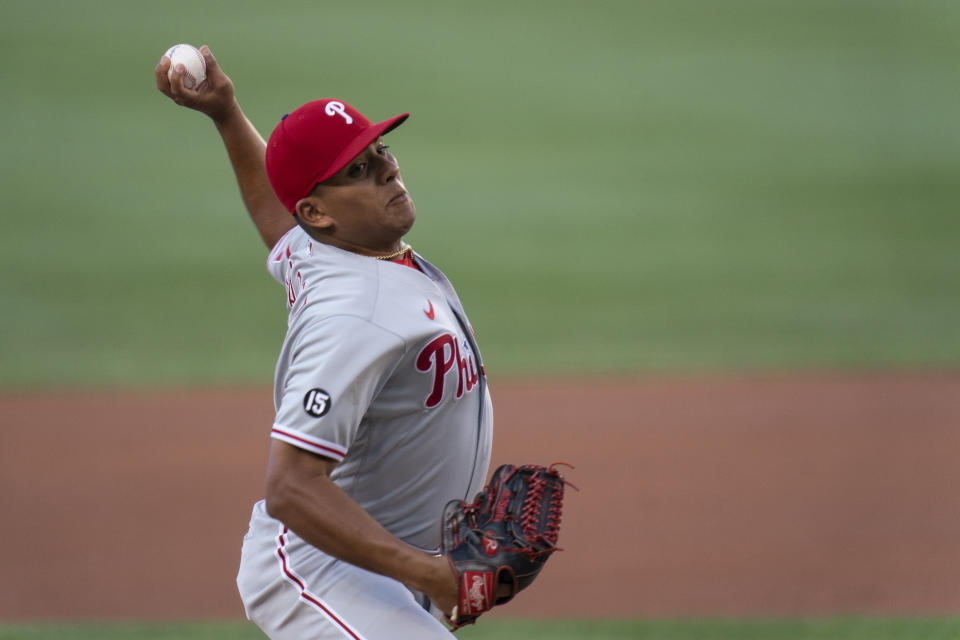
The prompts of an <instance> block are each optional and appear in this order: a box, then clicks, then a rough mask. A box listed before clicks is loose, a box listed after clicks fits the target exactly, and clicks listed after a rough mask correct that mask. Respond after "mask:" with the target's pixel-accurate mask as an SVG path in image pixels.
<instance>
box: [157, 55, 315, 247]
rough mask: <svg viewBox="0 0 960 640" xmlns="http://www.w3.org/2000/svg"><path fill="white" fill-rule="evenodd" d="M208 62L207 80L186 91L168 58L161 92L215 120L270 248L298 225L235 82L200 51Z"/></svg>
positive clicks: (160, 75) (163, 61) (162, 66)
mask: <svg viewBox="0 0 960 640" xmlns="http://www.w3.org/2000/svg"><path fill="white" fill-rule="evenodd" d="M200 53H201V54H203V57H204V60H206V63H207V79H206V80H205V81H204V82H203V83H201V84H200V86H199V87H197V89H196V90H193V89H187V88H186V87H184V86H183V72H184V70H183V68H182V66H181V67H179V68H178V69H175V70H174V73H173V77H172V78H169V79H168V77H167V72H168V71H169V69H170V58H168V57H166V56H163V57H162V58H160V62H159V63H158V64H157V66H156V67H155V68H154V75H155V76H156V80H157V89H159V90H160V92H161V93H163V94H164V95H165V96H167V97H168V98H170V99H171V100H173V101H174V102H175V103H177V104H178V105H180V106H183V107H187V108H188V109H193V110H195V111H199V112H201V113H204V114H206V115H207V116H209V117H210V119H211V120H213V123H214V125H216V127H217V131H218V132H219V133H220V137H221V138H222V139H223V144H224V146H225V147H226V149H227V156H228V157H229V158H230V164H231V165H232V166H233V172H234V174H235V175H236V177H237V184H238V186H239V187H240V195H241V197H242V198H243V204H244V205H245V206H246V208H247V212H248V213H249V214H250V219H251V220H253V224H254V225H255V226H256V227H257V231H258V232H259V233H260V237H261V238H263V241H264V242H265V243H266V245H267V247H273V246H274V245H275V244H276V243H277V241H278V240H279V239H280V238H281V236H283V234H285V233H286V232H287V231H289V230H290V228H291V227H293V226H294V224H296V222H295V221H294V219H293V216H292V215H290V213H289V212H288V211H287V210H286V209H285V208H284V206H283V205H282V204H281V203H280V201H279V200H278V199H277V197H276V195H274V193H273V189H272V188H271V187H270V181H269V180H268V179H267V171H266V166H265V164H264V156H265V153H266V149H267V143H266V142H265V141H264V139H263V137H262V136H261V135H260V133H259V132H258V131H257V130H256V128H254V126H253V124H252V123H251V122H250V121H249V120H248V119H247V117H246V116H245V115H244V113H243V110H242V109H241V108H240V105H239V103H238V102H237V99H236V96H235V95H234V91H233V81H232V80H230V78H229V77H228V76H227V74H225V73H224V72H223V70H222V69H221V68H220V65H218V64H217V60H216V58H214V57H213V53H211V51H210V48H209V47H207V46H205V45H204V46H202V47H200Z"/></svg>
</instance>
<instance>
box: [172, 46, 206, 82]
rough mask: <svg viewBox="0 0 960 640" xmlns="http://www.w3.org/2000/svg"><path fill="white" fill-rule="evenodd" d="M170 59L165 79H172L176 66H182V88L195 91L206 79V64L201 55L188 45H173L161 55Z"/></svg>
mask: <svg viewBox="0 0 960 640" xmlns="http://www.w3.org/2000/svg"><path fill="white" fill-rule="evenodd" d="M163 55H165V56H167V57H168V58H170V70H169V71H168V72H167V77H168V78H170V79H171V80H172V79H173V70H174V69H176V68H177V65H178V64H182V65H183V66H184V69H185V71H184V74H183V86H185V87H186V88H187V89H196V88H197V87H199V86H200V83H201V82H203V81H204V80H206V79H207V62H206V61H205V60H204V59H203V54H202V53H200V52H199V51H198V50H197V49H196V48H194V47H192V46H190V45H189V44H175V45H173V46H172V47H170V48H169V49H167V52H166V53H165V54H163Z"/></svg>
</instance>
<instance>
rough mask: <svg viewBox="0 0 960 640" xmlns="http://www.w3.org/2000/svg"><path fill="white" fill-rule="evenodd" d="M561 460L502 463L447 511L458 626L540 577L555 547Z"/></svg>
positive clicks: (445, 545) (445, 524)
mask: <svg viewBox="0 0 960 640" xmlns="http://www.w3.org/2000/svg"><path fill="white" fill-rule="evenodd" d="M556 466H557V465H556V464H554V465H551V466H550V467H542V466H539V465H533V464H527V465H522V466H514V465H509V464H505V465H503V466H501V467H499V468H498V469H497V470H496V471H495V472H494V474H493V477H492V478H491V479H490V483H489V484H488V485H487V486H486V487H485V488H484V489H483V491H481V492H480V493H478V494H477V496H476V498H475V499H474V501H473V502H472V503H468V502H464V501H462V500H453V501H451V502H449V503H447V506H446V507H445V508H444V511H443V554H444V555H445V556H446V557H447V558H448V559H449V560H450V563H451V564H452V565H453V569H454V571H455V573H456V574H457V578H458V580H459V583H460V598H459V604H458V605H457V607H456V608H455V609H454V611H453V615H452V616H451V619H450V622H451V623H452V626H453V628H454V629H458V628H460V627H462V626H464V625H466V624H472V623H474V622H476V620H477V618H478V617H479V616H480V614H481V613H483V612H484V611H488V610H490V609H491V608H492V607H493V606H494V605H501V604H505V603H507V602H509V601H510V600H511V599H512V598H513V596H515V595H516V594H517V592H518V591H520V590H521V589H525V588H526V587H528V586H529V585H530V583H531V582H533V579H534V578H536V577H537V574H539V573H540V570H541V569H542V568H543V565H544V563H545V562H546V561H547V558H549V557H550V554H552V553H553V552H554V551H558V550H559V549H558V548H557V546H556V545H557V535H558V534H559V531H560V516H561V510H562V508H563V488H564V485H565V484H566V482H565V481H564V479H563V477H561V475H560V474H559V473H558V472H557V471H556V469H555V467H556Z"/></svg>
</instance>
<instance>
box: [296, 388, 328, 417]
mask: <svg viewBox="0 0 960 640" xmlns="http://www.w3.org/2000/svg"><path fill="white" fill-rule="evenodd" d="M332 404H333V400H332V399H331V398H330V394H329V393H327V392H326V391H324V390H323V389H310V391H307V395H305V396H303V409H304V411H306V412H307V413H309V414H310V415H312V416H313V417H314V418H319V417H321V416H324V415H326V414H327V412H328V411H330V406H331V405H332Z"/></svg>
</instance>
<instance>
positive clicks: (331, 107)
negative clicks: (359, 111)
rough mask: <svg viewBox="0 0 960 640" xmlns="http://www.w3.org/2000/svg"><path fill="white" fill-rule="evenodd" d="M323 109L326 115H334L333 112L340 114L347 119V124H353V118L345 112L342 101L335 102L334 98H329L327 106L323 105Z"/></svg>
mask: <svg viewBox="0 0 960 640" xmlns="http://www.w3.org/2000/svg"><path fill="white" fill-rule="evenodd" d="M323 110H324V111H326V112H327V115H328V116H332V115H335V114H340V115H341V116H343V119H344V120H346V121H347V124H353V118H351V117H350V116H348V115H347V114H346V112H345V111H344V110H343V103H342V102H337V101H336V100H331V101H330V102H328V103H327V106H326V107H324V109H323Z"/></svg>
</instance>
